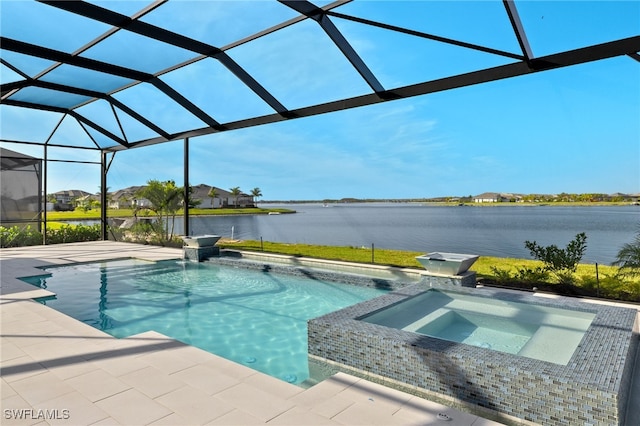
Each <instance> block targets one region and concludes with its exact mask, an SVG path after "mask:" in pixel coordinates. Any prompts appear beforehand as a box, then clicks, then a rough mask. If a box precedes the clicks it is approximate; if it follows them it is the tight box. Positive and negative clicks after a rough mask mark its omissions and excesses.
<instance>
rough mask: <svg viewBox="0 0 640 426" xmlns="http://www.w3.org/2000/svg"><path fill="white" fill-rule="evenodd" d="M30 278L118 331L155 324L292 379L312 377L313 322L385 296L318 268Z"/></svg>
mask: <svg viewBox="0 0 640 426" xmlns="http://www.w3.org/2000/svg"><path fill="white" fill-rule="evenodd" d="M44 272H45V273H46V274H47V275H46V276H44V275H43V276H38V277H29V278H23V279H24V280H25V281H27V282H29V283H30V284H33V285H37V286H39V287H43V288H46V289H47V290H50V291H52V292H54V293H56V297H55V298H47V299H41V300H40V302H41V303H43V304H46V305H47V306H50V307H51V308H53V309H56V310H58V311H60V312H63V313H65V314H67V315H69V316H71V317H73V318H75V319H78V320H80V321H83V322H85V323H87V324H89V325H91V326H93V327H95V328H97V329H100V330H102V331H105V332H106V333H108V334H110V335H112V336H115V337H127V336H131V335H134V334H138V333H142V332H145V331H148V330H154V331H157V332H159V333H162V334H164V335H166V336H169V337H172V338H174V339H177V340H180V341H182V342H184V343H187V344H190V345H193V346H196V347H199V348H201V349H204V350H206V351H209V352H211V353H214V354H217V355H220V356H222V357H224V358H227V359H230V360H232V361H235V362H237V363H240V364H244V365H247V366H249V367H251V368H253V369H255V370H258V371H261V372H263V373H266V374H269V375H271V376H273V377H277V378H280V379H282V380H285V381H288V382H291V383H295V384H301V383H302V382H304V381H305V380H307V379H308V378H309V368H308V357H307V320H309V319H311V318H314V317H317V316H320V315H324V314H326V313H328V312H332V311H335V310H337V309H341V308H344V307H346V306H349V305H353V304H355V303H359V302H361V301H364V300H368V299H371V298H374V297H376V296H379V295H381V294H385V293H387V292H388V289H387V288H385V287H384V286H382V288H376V287H375V285H374V286H373V287H365V286H356V285H348V284H342V283H339V282H333V281H329V280H327V279H325V277H324V276H322V275H318V274H314V273H312V272H309V271H305V272H304V273H298V276H296V275H291V274H284V273H276V272H274V271H273V270H272V269H270V268H262V269H258V270H252V269H247V268H238V267H233V266H225V265H218V264H215V263H209V262H203V263H194V262H182V261H164V262H158V263H153V262H145V261H141V260H135V259H125V260H117V261H109V262H100V263H87V264H76V265H71V266H60V267H54V268H49V269H46V270H45V271H44Z"/></svg>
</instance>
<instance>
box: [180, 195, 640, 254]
mask: <svg viewBox="0 0 640 426" xmlns="http://www.w3.org/2000/svg"><path fill="white" fill-rule="evenodd" d="M261 207H267V208H275V207H285V208H289V209H293V210H296V211H297V212H298V213H296V214H281V215H249V216H208V217H202V216H200V217H199V216H192V217H191V234H192V235H202V234H218V235H222V236H223V237H233V238H235V239H241V240H246V239H250V240H260V238H262V239H263V240H264V241H274V242H285V243H306V244H321V245H340V246H353V247H365V248H369V249H370V248H371V245H372V244H373V245H374V246H375V247H376V248H389V249H398V250H411V251H418V252H432V251H444V252H454V253H469V254H478V255H481V256H496V257H514V258H525V259H530V258H531V255H530V253H529V251H528V250H527V249H526V248H525V246H524V242H525V241H527V240H528V241H536V242H537V243H538V244H540V245H543V246H547V245H551V244H555V245H557V246H558V247H560V248H564V247H566V245H567V244H568V243H569V242H570V241H571V240H573V239H574V238H575V236H576V234H578V233H580V232H585V233H586V234H587V251H586V253H585V256H584V257H583V262H587V263H600V264H609V263H611V262H612V261H614V260H615V258H616V255H617V253H618V251H619V250H620V248H621V247H622V245H623V244H625V243H630V242H632V241H633V239H634V236H635V235H636V233H637V232H638V231H639V230H640V207H638V206H631V205H629V206H593V207H589V206H586V207H585V206H579V207H565V206H562V207H554V206H521V205H517V206H502V205H501V206H439V205H429V204H425V205H421V204H417V203H416V204H412V203H364V204H359V203H356V204H329V205H328V206H326V207H325V206H323V205H322V204H286V205H275V204H261ZM182 231H183V226H182V221H181V218H178V219H177V220H176V229H175V232H176V233H178V234H180V233H182Z"/></svg>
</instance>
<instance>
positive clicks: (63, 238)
mask: <svg viewBox="0 0 640 426" xmlns="http://www.w3.org/2000/svg"><path fill="white" fill-rule="evenodd" d="M101 238H102V233H101V227H100V225H99V224H97V225H90V226H86V225H75V226H72V225H62V226H61V227H60V229H48V230H47V244H61V243H75V242H81V241H98V240H100V239H101Z"/></svg>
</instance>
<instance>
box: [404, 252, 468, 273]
mask: <svg viewBox="0 0 640 426" xmlns="http://www.w3.org/2000/svg"><path fill="white" fill-rule="evenodd" d="M478 257H479V256H476V255H474V254H460V253H444V252H433V253H428V254H423V255H422V256H417V257H416V260H417V261H418V262H420V264H421V265H422V266H423V267H424V268H425V269H426V270H427V272H431V273H435V274H443V275H460V274H463V273H465V272H467V271H468V270H469V268H470V267H471V265H473V264H474V263H475V261H476V260H478Z"/></svg>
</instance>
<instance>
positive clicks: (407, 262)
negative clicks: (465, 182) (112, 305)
mask: <svg viewBox="0 0 640 426" xmlns="http://www.w3.org/2000/svg"><path fill="white" fill-rule="evenodd" d="M218 245H220V246H221V247H223V248H228V249H235V250H247V251H264V252H268V253H277V254H285V255H290V256H299V257H311V258H318V259H329V260H339V261H344V262H355V263H369V264H371V263H375V264H378V265H388V266H395V267H401V268H416V269H423V267H422V265H421V264H420V263H419V262H418V261H417V260H416V256H420V255H422V254H424V252H414V251H402V250H390V249H380V248H374V249H372V247H349V246H322V245H312V244H286V243H277V242H269V241H263V242H261V241H255V240H246V241H230V240H224V239H223V240H221V241H220V242H219V243H218ZM541 266H543V263H542V262H540V261H537V260H530V259H514V258H502V257H489V256H480V258H479V259H478V260H477V261H476V262H475V263H474V264H473V266H472V267H471V270H473V271H475V272H476V274H477V277H478V281H479V282H480V283H484V284H486V285H498V286H500V285H501V286H505V287H516V288H522V289H529V290H530V289H533V288H534V287H536V288H537V289H538V290H542V291H550V292H554V293H559V294H565V295H572V296H586V297H602V298H608V299H616V300H625V301H632V302H640V277H625V278H623V277H620V276H618V274H617V272H618V268H616V267H613V266H608V265H598V267H597V271H596V265H594V264H588V263H583V264H580V265H579V266H578V269H577V271H576V273H575V274H574V278H575V280H574V283H573V284H559V283H556V282H553V279H549V280H546V281H537V282H529V281H517V280H515V279H512V280H508V281H505V280H504V279H503V278H502V277H500V276H496V274H495V269H498V270H502V271H508V272H510V273H511V274H512V275H515V274H516V273H517V271H518V270H520V269H523V268H528V269H535V268H537V267H541Z"/></svg>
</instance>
